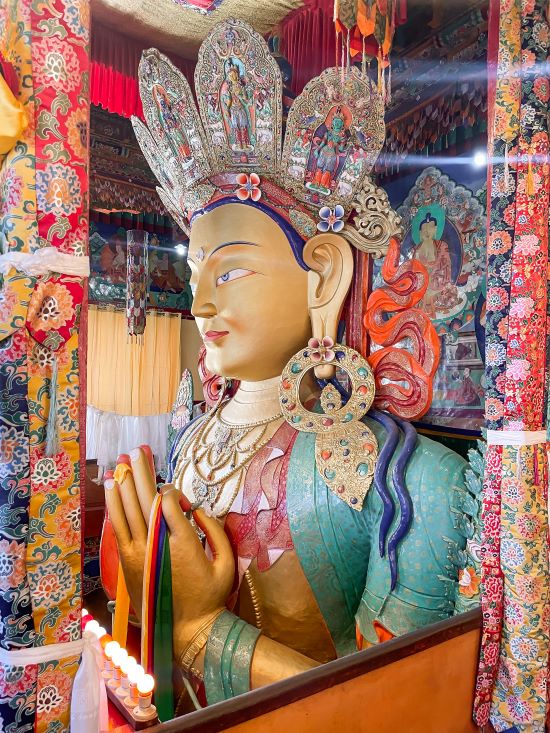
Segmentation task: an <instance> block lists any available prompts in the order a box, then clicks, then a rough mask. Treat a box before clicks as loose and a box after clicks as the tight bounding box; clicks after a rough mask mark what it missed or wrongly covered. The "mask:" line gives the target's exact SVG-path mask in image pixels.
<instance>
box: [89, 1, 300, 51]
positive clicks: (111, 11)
mask: <svg viewBox="0 0 550 733" xmlns="http://www.w3.org/2000/svg"><path fill="white" fill-rule="evenodd" d="M91 4H92V18H93V19H96V20H98V21H100V22H101V23H103V24H105V25H109V26H110V27H111V28H113V29H115V30H119V29H121V31H122V32H123V33H124V34H125V35H131V36H134V37H135V38H139V39H141V40H143V41H145V42H146V43H148V44H150V45H151V46H157V47H158V48H160V49H162V50H163V51H168V52H170V51H172V52H173V53H176V54H178V56H182V57H184V58H196V56H197V51H198V49H199V46H200V44H201V42H202V41H203V40H204V38H205V37H206V36H207V35H208V33H209V32H210V30H211V29H212V28H213V26H214V25H216V23H219V22H220V21H222V20H225V19H226V18H240V19H241V20H245V21H246V22H247V23H250V25H252V26H253V27H254V28H255V30H257V31H258V32H259V33H261V34H262V35H265V34H266V33H269V31H271V30H272V29H273V28H275V26H277V25H278V23H280V22H281V20H282V19H283V18H284V17H285V16H286V15H288V13H290V12H291V11H292V10H295V9H296V8H299V7H300V6H301V5H302V4H303V0H223V2H221V3H220V2H218V0H209V1H208V2H207V1H206V0H92V1H91ZM191 5H193V6H194V7H190V6H191ZM216 5H217V7H213V6H216ZM199 6H200V7H199ZM201 8H202V10H203V12H200V9H201ZM205 9H210V12H207V13H206V14H205V12H204V10H205ZM122 29H123V30H122Z"/></svg>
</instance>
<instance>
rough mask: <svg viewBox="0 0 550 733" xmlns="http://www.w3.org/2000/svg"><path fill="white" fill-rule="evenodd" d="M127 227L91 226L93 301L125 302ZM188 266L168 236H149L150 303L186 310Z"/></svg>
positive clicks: (189, 293) (188, 295)
mask: <svg viewBox="0 0 550 733" xmlns="http://www.w3.org/2000/svg"><path fill="white" fill-rule="evenodd" d="M126 249H127V245H126V229H125V228H123V227H117V226H115V225H112V224H104V223H102V222H92V223H91V225H90V255H91V263H90V266H91V276H90V281H89V295H90V301H91V302H92V303H105V304H110V305H116V306H120V307H123V306H124V304H125V302H126ZM191 301H192V295H191V289H190V287H189V268H188V267H187V264H186V261H185V258H184V257H182V256H180V255H179V254H178V253H177V252H176V251H175V249H174V241H173V239H172V238H171V237H169V236H166V235H163V234H156V233H151V234H150V235H149V306H151V307H153V308H169V309H174V310H178V311H189V310H190V308H191Z"/></svg>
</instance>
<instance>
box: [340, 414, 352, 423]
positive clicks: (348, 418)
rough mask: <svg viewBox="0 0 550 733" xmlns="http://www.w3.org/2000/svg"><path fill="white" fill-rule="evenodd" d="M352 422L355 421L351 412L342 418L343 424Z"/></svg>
mask: <svg viewBox="0 0 550 733" xmlns="http://www.w3.org/2000/svg"><path fill="white" fill-rule="evenodd" d="M350 420H353V415H352V413H351V412H346V414H345V415H344V417H343V418H342V422H349V421H350Z"/></svg>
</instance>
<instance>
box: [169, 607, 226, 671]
mask: <svg viewBox="0 0 550 733" xmlns="http://www.w3.org/2000/svg"><path fill="white" fill-rule="evenodd" d="M221 613H223V611H216V613H215V614H214V615H213V616H211V617H210V618H209V619H208V621H206V622H205V623H204V624H203V625H202V626H201V627H200V629H199V630H198V631H197V633H196V634H195V635H194V636H193V638H192V639H191V641H190V642H189V644H188V645H187V646H186V647H185V649H184V650H183V652H182V653H181V656H180V661H179V665H180V667H181V668H182V670H183V672H184V673H185V674H186V675H189V674H192V675H193V676H194V677H197V678H198V679H200V680H202V675H201V674H200V672H199V671H198V670H197V669H194V668H193V663H194V661H195V659H196V658H197V657H198V655H199V654H200V652H201V651H202V649H204V647H205V646H206V642H207V641H208V635H209V634H210V629H211V628H212V624H213V623H214V621H215V620H216V619H217V618H218V616H219V615H220V614H221Z"/></svg>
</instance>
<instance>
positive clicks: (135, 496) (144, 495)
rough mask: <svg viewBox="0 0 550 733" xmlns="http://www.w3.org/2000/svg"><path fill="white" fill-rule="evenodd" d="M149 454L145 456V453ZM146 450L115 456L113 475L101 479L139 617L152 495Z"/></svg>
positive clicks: (146, 448)
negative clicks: (111, 477)
mask: <svg viewBox="0 0 550 733" xmlns="http://www.w3.org/2000/svg"><path fill="white" fill-rule="evenodd" d="M148 454H149V455H148ZM150 455H151V453H150V449H149V448H148V447H145V449H143V448H137V449H136V450H134V451H132V452H131V454H130V456H119V464H118V465H117V467H116V470H115V478H114V479H108V480H107V481H105V502H106V505H107V511H108V512H109V518H110V520H111V524H112V525H113V530H114V533H115V537H116V541H117V545H118V552H119V556H120V562H121V564H122V571H123V573H124V580H125V581H126V587H127V588H128V594H129V596H130V601H131V602H132V606H133V608H134V611H135V613H136V615H137V616H138V618H141V599H142V593H143V567H144V563H145V548H146V545H147V527H148V525H149V516H150V514H151V505H152V503H153V498H154V496H155V494H156V482H155V477H154V471H153V469H152V466H151V462H150Z"/></svg>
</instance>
